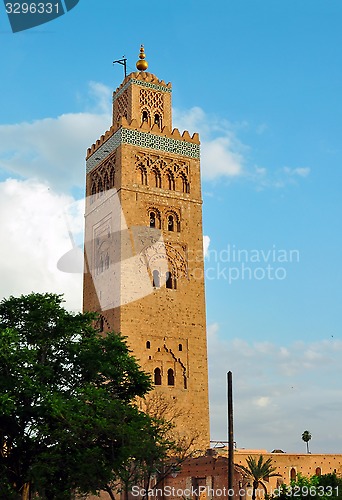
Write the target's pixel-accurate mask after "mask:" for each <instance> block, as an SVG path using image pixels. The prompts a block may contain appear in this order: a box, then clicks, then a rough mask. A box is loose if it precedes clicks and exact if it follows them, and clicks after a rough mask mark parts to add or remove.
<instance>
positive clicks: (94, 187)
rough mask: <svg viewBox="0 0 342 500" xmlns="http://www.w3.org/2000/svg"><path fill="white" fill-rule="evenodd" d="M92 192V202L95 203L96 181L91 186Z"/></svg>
mask: <svg viewBox="0 0 342 500" xmlns="http://www.w3.org/2000/svg"><path fill="white" fill-rule="evenodd" d="M90 193H91V197H90V203H94V201H95V199H96V184H95V182H93V184H92V186H91V190H90Z"/></svg>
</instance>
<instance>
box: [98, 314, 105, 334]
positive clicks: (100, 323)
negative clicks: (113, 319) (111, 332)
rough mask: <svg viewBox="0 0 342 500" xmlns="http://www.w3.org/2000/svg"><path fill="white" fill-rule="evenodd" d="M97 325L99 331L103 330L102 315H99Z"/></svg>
mask: <svg viewBox="0 0 342 500" xmlns="http://www.w3.org/2000/svg"><path fill="white" fill-rule="evenodd" d="M98 325H99V330H100V332H103V330H104V319H103V316H100V317H99V321H98Z"/></svg>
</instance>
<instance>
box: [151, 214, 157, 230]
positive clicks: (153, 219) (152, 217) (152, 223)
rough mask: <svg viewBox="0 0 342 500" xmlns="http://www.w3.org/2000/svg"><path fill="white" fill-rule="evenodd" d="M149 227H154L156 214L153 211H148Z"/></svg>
mask: <svg viewBox="0 0 342 500" xmlns="http://www.w3.org/2000/svg"><path fill="white" fill-rule="evenodd" d="M150 227H156V214H155V213H154V212H151V213H150Z"/></svg>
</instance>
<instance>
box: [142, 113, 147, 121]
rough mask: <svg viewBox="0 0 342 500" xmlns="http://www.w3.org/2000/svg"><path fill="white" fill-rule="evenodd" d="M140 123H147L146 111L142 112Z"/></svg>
mask: <svg viewBox="0 0 342 500" xmlns="http://www.w3.org/2000/svg"><path fill="white" fill-rule="evenodd" d="M142 121H143V123H144V122H148V113H147V111H143V112H142Z"/></svg>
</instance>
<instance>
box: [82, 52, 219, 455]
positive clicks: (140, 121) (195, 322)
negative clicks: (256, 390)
mask: <svg viewBox="0 0 342 500" xmlns="http://www.w3.org/2000/svg"><path fill="white" fill-rule="evenodd" d="M137 69H138V71H137V72H136V73H131V74H129V75H128V76H127V77H126V78H125V79H124V80H123V82H122V84H121V85H120V86H119V87H118V88H117V89H116V91H115V92H114V93H113V123H112V126H111V127H110V129H109V130H108V131H107V132H106V133H105V134H104V135H102V136H101V137H100V139H99V140H97V141H96V143H95V144H93V145H92V146H91V148H89V149H88V152H87V158H86V169H87V174H86V195H87V203H86V217H85V242H86V244H85V249H86V265H87V271H88V272H87V273H86V274H85V276H84V310H90V311H98V312H99V313H100V314H101V319H100V322H99V327H100V329H101V330H102V331H104V332H105V331H108V330H109V329H110V330H114V331H116V332H120V333H122V335H124V336H125V337H127V342H128V345H129V347H130V348H131V349H132V351H133V354H134V355H135V356H136V357H137V359H138V361H139V363H140V365H141V367H142V368H143V369H144V370H145V371H147V372H149V373H150V374H151V377H152V380H153V383H154V386H155V391H154V392H155V393H156V394H159V395H161V396H162V397H163V398H164V399H165V398H166V399H167V400H168V401H170V404H172V407H173V408H176V409H177V411H178V414H179V416H178V419H177V424H178V428H179V429H180V430H181V431H182V432H186V433H187V434H188V435H189V436H190V437H191V436H196V435H198V440H197V443H196V448H201V449H204V450H205V449H206V448H208V447H209V408H208V369H207V343H206V317H205V296H204V272H203V235H202V197H201V183H200V145H199V137H198V134H196V133H195V134H193V135H192V136H190V135H189V133H188V132H187V131H185V132H183V133H180V132H179V131H178V130H177V129H173V125H172V109H171V104H172V102H171V96H172V87H171V84H170V83H165V82H164V81H163V80H159V79H158V78H157V77H156V76H155V75H153V74H151V73H148V72H146V69H147V62H146V61H145V55H144V52H143V48H142V49H141V52H140V59H139V61H138V62H137Z"/></svg>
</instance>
